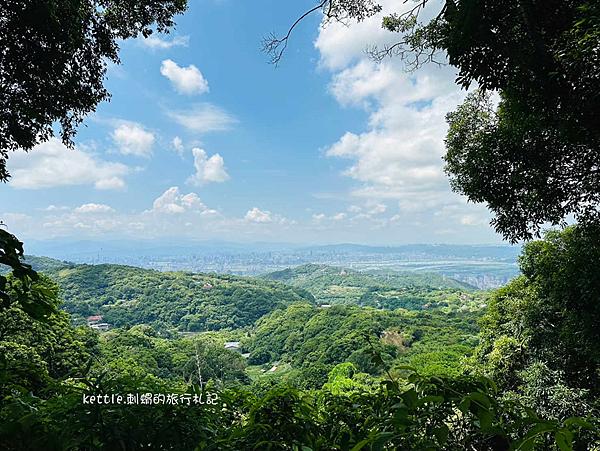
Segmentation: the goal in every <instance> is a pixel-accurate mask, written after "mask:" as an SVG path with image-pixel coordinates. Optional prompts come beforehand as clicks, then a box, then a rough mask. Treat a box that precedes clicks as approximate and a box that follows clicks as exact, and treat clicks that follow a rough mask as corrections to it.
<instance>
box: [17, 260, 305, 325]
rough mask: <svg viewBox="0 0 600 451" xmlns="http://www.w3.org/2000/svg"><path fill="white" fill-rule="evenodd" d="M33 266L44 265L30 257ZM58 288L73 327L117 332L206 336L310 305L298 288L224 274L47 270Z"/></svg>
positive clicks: (130, 269) (67, 267)
mask: <svg viewBox="0 0 600 451" xmlns="http://www.w3.org/2000/svg"><path fill="white" fill-rule="evenodd" d="M28 261H29V262H31V263H32V264H33V265H34V266H36V265H38V264H44V265H46V267H49V268H52V265H50V264H49V263H48V261H47V260H44V259H42V260H39V259H37V258H34V257H29V259H28ZM46 274H48V275H49V277H51V278H52V279H53V280H54V281H56V282H57V283H58V285H59V287H60V289H61V298H62V299H63V300H64V304H63V308H64V310H65V311H66V312H68V313H70V314H71V315H72V317H73V320H74V321H75V322H76V324H81V323H82V322H83V320H84V318H87V317H88V316H90V315H104V319H103V321H105V322H108V323H109V324H111V325H113V326H116V327H120V326H125V325H126V324H127V323H129V324H131V325H135V324H148V325H152V326H154V327H155V328H157V329H160V330H166V329H172V328H178V329H179V330H182V331H192V332H194V331H206V330H218V329H222V328H238V327H244V326H249V325H252V324H253V323H254V322H255V321H256V320H257V319H259V318H260V317H261V316H263V315H265V314H267V313H269V312H271V311H273V310H274V309H276V308H278V307H282V306H283V305H285V304H288V303H290V302H296V301H306V302H314V299H313V297H312V296H311V295H310V294H309V293H307V292H306V291H304V290H302V289H300V288H294V287H289V286H286V285H284V284H281V283H275V282H268V281H262V280H256V279H251V278H248V277H238V276H230V275H227V274H192V273H187V272H177V273H162V272H159V271H155V270H149V269H141V268H134V267H130V266H118V265H95V266H94V265H73V264H71V265H68V264H67V265H57V266H56V267H54V268H52V269H50V270H48V271H46Z"/></svg>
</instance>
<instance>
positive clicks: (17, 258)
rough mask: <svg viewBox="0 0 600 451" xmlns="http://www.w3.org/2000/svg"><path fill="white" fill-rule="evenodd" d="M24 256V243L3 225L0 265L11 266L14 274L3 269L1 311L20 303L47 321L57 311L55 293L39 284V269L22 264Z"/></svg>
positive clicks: (36, 317) (32, 314)
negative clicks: (6, 272)
mask: <svg viewBox="0 0 600 451" xmlns="http://www.w3.org/2000/svg"><path fill="white" fill-rule="evenodd" d="M0 225H2V224H1V223H0ZM22 258H23V243H21V242H20V241H19V240H18V239H17V237H16V236H14V235H13V234H11V233H8V232H6V231H5V230H2V228H0V267H1V265H4V267H8V268H10V270H11V273H10V274H11V276H12V277H7V276H6V275H4V274H5V272H4V271H0V312H2V311H3V310H5V309H8V308H11V307H12V306H18V307H19V308H21V309H23V310H24V311H25V312H26V313H27V314H28V315H29V316H31V317H32V318H35V319H38V320H40V321H46V320H48V318H49V316H50V315H52V314H53V313H55V312H56V311H57V309H56V307H57V304H58V299H57V297H56V292H52V291H51V290H48V289H47V288H46V287H45V286H44V284H43V283H39V275H38V274H37V272H36V271H34V270H33V269H32V268H31V266H30V265H28V264H26V263H23V262H22ZM4 267H3V268H2V269H4Z"/></svg>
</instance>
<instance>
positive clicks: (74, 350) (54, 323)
mask: <svg viewBox="0 0 600 451" xmlns="http://www.w3.org/2000/svg"><path fill="white" fill-rule="evenodd" d="M8 281H9V286H10V285H11V284H10V282H11V281H12V276H9V277H8ZM37 283H38V284H39V285H40V286H43V288H44V290H46V291H47V292H49V293H52V294H53V295H54V296H55V293H56V291H57V288H56V285H55V284H54V283H53V282H52V281H50V280H49V279H48V278H47V277H45V276H40V277H39V279H38V282H37ZM8 294H9V295H11V297H12V296H13V295H14V294H13V292H9V293H8ZM96 345H97V341H96V340H95V337H94V336H93V335H92V336H91V335H90V334H89V331H87V330H84V329H75V328H73V327H71V325H70V321H69V315H67V314H66V313H64V312H60V311H57V312H55V313H53V314H51V315H50V316H49V317H48V318H47V319H46V320H45V321H44V322H40V321H36V320H35V319H33V318H32V317H31V316H30V315H29V314H28V312H26V311H25V310H24V309H23V308H21V307H20V306H19V305H17V304H13V305H12V306H11V307H10V308H8V309H4V310H1V311H0V356H2V360H3V361H4V363H3V365H2V369H1V374H2V377H0V399H1V398H2V397H3V396H5V395H6V394H8V393H9V392H10V387H11V386H12V385H13V384H18V385H20V386H22V387H23V388H24V389H26V390H28V391H33V392H34V393H36V394H39V392H40V391H41V390H42V389H44V388H46V387H47V385H48V384H49V382H50V381H51V380H52V379H60V378H62V377H65V376H66V375H68V374H69V373H70V372H71V371H72V370H74V369H76V368H78V367H80V366H81V365H83V364H84V363H85V362H86V361H87V360H88V359H89V357H90V353H93V352H94V351H95V350H96Z"/></svg>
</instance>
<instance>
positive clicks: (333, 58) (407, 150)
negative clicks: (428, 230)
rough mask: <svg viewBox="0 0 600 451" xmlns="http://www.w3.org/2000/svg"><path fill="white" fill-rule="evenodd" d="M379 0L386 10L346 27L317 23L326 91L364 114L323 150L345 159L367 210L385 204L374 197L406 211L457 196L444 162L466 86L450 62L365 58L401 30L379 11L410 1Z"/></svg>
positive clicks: (347, 171) (432, 12)
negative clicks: (452, 115) (391, 27)
mask: <svg viewBox="0 0 600 451" xmlns="http://www.w3.org/2000/svg"><path fill="white" fill-rule="evenodd" d="M379 3H381V5H382V6H383V12H382V13H381V14H378V15H377V16H375V17H372V18H369V19H367V20H365V21H363V22H361V23H358V24H356V23H353V24H351V26H350V27H345V26H343V25H341V24H336V23H332V24H329V25H328V26H327V27H323V26H321V27H320V29H319V36H318V38H317V40H316V41H315V47H316V48H317V50H318V51H319V53H320V62H319V66H320V68H321V69H324V70H328V71H329V72H330V73H331V82H330V84H329V92H330V94H331V95H332V96H333V97H334V99H335V100H336V101H337V102H338V103H339V104H340V105H341V106H343V107H354V108H359V109H364V110H365V112H366V113H367V114H368V120H367V126H368V128H367V130H366V131H364V132H362V133H356V132H354V131H351V130H349V131H347V132H346V133H344V134H343V135H342V136H341V137H340V138H339V139H338V141H336V142H334V143H332V144H331V145H330V146H328V147H326V148H325V149H324V150H325V152H324V153H325V155H326V156H328V157H331V158H336V159H341V160H346V161H348V166H347V167H346V169H345V170H344V171H343V172H342V173H341V175H342V176H345V177H349V178H351V179H354V180H355V181H356V185H355V186H354V188H352V189H351V191H350V194H351V195H352V196H355V197H359V198H363V199H366V200H367V201H368V203H367V206H368V207H369V208H371V205H370V203H371V204H373V206H372V208H371V209H370V210H368V213H369V214H372V215H377V214H381V213H384V212H385V208H386V206H385V204H376V205H375V200H377V199H378V200H385V199H390V200H392V199H394V200H396V201H398V202H399V205H400V209H401V211H402V212H411V213H415V212H424V211H427V210H433V209H435V208H439V207H442V206H444V205H447V204H449V203H452V202H454V203H455V202H456V200H457V198H458V196H457V195H456V194H454V193H452V191H451V189H450V186H449V183H448V180H447V178H446V175H445V174H444V170H443V166H444V163H443V160H442V156H443V155H444V154H445V148H444V138H445V135H446V130H447V125H446V122H445V115H446V113H447V112H449V111H451V110H454V109H455V108H456V106H457V105H458V104H459V103H460V102H462V100H463V99H464V96H465V95H466V94H465V93H464V92H461V90H460V89H459V88H458V87H457V86H456V84H455V82H454V80H455V77H456V73H455V69H454V68H452V67H450V66H447V67H443V68H439V67H438V66H436V65H428V66H427V65H426V66H423V67H422V68H420V69H419V70H417V71H416V72H413V73H408V72H407V71H406V70H405V69H406V67H405V62H404V61H402V60H401V59H400V58H388V59H385V60H384V61H383V62H381V63H380V64H375V63H373V62H372V61H370V60H369V59H368V57H367V56H366V55H365V52H364V50H365V48H366V47H367V46H369V45H378V46H380V47H381V46H383V45H385V44H393V43H394V42H395V41H396V40H398V38H399V36H398V35H397V34H393V33H389V32H388V31H386V30H384V29H382V28H381V20H382V17H383V15H385V14H389V13H391V12H400V13H401V12H402V11H405V10H406V9H407V8H410V7H412V5H411V4H410V2H409V3H406V2H404V0H381V1H380V2H379ZM436 5H437V3H435V2H434V3H432V4H428V8H426V11H424V15H423V17H420V19H423V20H427V17H426V16H427V14H430V15H435V14H437V9H436V8H437V7H436ZM430 6H431V7H430ZM355 212H358V210H356V211H355ZM431 213H433V212H431ZM358 217H361V218H366V216H360V215H359V216H357V217H356V218H358Z"/></svg>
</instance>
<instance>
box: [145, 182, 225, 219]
mask: <svg viewBox="0 0 600 451" xmlns="http://www.w3.org/2000/svg"><path fill="white" fill-rule="evenodd" d="M206 211H209V210H208V208H207V207H206V205H204V204H203V203H202V202H201V200H200V198H199V197H198V195H197V194H196V193H189V194H186V195H182V194H181V192H180V191H179V188H178V187H177V186H173V187H171V188H169V189H168V190H166V191H165V192H164V193H163V194H162V195H161V196H160V197H158V198H157V199H156V200H155V201H154V204H153V206H152V210H146V211H145V212H144V213H145V214H148V213H168V214H180V213H185V212H194V213H204V212H206ZM210 211H214V210H210Z"/></svg>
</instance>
